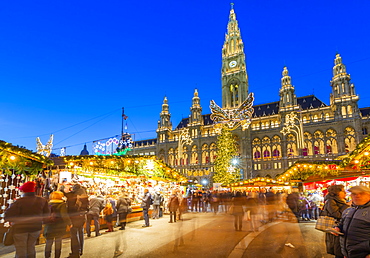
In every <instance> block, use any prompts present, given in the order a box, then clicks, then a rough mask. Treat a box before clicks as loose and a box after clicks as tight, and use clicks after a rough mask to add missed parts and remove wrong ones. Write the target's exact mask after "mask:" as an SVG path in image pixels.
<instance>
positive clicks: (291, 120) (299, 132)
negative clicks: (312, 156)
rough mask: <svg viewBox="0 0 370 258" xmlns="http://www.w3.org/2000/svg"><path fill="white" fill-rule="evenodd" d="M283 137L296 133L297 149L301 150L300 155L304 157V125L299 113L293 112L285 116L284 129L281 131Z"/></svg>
mask: <svg viewBox="0 0 370 258" xmlns="http://www.w3.org/2000/svg"><path fill="white" fill-rule="evenodd" d="M297 122H298V124H297ZM280 132H281V133H282V134H283V135H287V134H288V133H290V132H294V133H295V134H296V136H297V147H298V149H299V152H300V153H299V155H300V156H301V155H302V150H303V147H304V141H303V124H302V121H301V119H300V118H298V116H297V113H295V112H291V113H290V114H287V115H286V116H285V123H284V127H283V129H282V130H281V131H280Z"/></svg>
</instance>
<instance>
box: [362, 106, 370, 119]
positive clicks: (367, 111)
mask: <svg viewBox="0 0 370 258" xmlns="http://www.w3.org/2000/svg"><path fill="white" fill-rule="evenodd" d="M360 112H361V115H362V117H365V116H370V107H365V108H360Z"/></svg>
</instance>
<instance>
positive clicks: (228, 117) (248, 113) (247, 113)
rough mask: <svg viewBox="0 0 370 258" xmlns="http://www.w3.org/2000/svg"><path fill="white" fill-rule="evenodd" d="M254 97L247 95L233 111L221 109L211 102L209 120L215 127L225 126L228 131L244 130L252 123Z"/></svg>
mask: <svg viewBox="0 0 370 258" xmlns="http://www.w3.org/2000/svg"><path fill="white" fill-rule="evenodd" d="M253 101H254V96H253V93H249V95H248V97H247V98H246V99H245V100H244V102H243V103H242V104H240V106H239V107H237V108H233V109H222V108H221V107H219V106H218V105H217V104H216V103H215V102H214V100H211V104H210V106H209V107H210V109H211V112H212V114H211V119H212V120H213V121H214V122H215V123H216V125H217V124H218V125H223V124H225V125H226V128H227V129H228V130H235V129H236V128H238V127H239V126H241V127H242V129H243V131H244V130H246V129H247V128H248V127H249V125H250V124H251V122H252V115H253V112H254V109H253Z"/></svg>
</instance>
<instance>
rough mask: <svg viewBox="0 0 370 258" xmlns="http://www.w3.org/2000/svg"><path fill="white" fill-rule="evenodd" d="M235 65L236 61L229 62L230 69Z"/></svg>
mask: <svg viewBox="0 0 370 258" xmlns="http://www.w3.org/2000/svg"><path fill="white" fill-rule="evenodd" d="M236 65H237V62H236V61H231V62H230V63H229V66H230V68H234V67H235V66H236Z"/></svg>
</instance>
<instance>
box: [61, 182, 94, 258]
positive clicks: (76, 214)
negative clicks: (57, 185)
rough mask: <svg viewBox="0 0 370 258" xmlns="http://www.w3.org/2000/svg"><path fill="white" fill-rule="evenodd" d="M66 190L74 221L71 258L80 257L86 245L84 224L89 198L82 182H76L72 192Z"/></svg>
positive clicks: (65, 193)
mask: <svg viewBox="0 0 370 258" xmlns="http://www.w3.org/2000/svg"><path fill="white" fill-rule="evenodd" d="M61 191H62V192H64V195H65V196H66V197H67V211H68V215H69V218H70V220H71V222H72V227H71V228H70V234H71V251H72V252H71V253H70V255H69V257H70V258H75V257H80V255H82V253H83V246H84V229H83V225H84V224H85V221H86V212H87V209H88V202H89V201H88V199H87V194H86V191H85V189H84V188H83V187H81V185H80V184H75V185H73V187H72V190H71V191H70V192H66V191H65V190H64V188H63V189H61Z"/></svg>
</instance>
